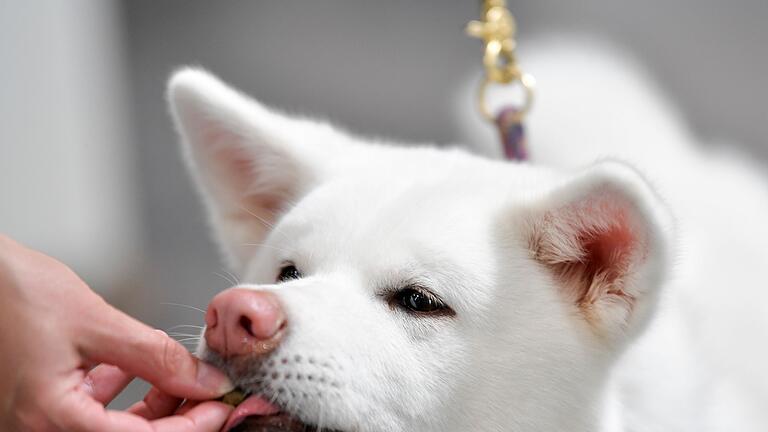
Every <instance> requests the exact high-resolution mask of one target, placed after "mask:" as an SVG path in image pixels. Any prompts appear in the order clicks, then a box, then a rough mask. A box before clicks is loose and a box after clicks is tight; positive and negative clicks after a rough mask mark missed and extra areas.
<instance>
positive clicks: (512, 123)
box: [496, 107, 528, 161]
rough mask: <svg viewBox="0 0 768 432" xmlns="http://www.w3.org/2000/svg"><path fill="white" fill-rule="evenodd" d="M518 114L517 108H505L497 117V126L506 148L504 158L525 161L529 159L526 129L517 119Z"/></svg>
mask: <svg viewBox="0 0 768 432" xmlns="http://www.w3.org/2000/svg"><path fill="white" fill-rule="evenodd" d="M516 114H517V109H515V108H512V107H506V108H503V109H502V110H501V111H499V115H498V116H496V126H497V127H498V128H499V135H500V136H501V143H502V145H503V146H504V156H505V157H506V158H507V159H509V160H514V161H525V160H527V159H528V146H527V145H526V140H525V128H523V124H522V123H520V122H519V121H518V120H517V119H516V118H515V117H516Z"/></svg>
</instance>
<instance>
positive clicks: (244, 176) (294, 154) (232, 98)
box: [168, 69, 344, 270]
mask: <svg viewBox="0 0 768 432" xmlns="http://www.w3.org/2000/svg"><path fill="white" fill-rule="evenodd" d="M168 100H169V103H170V108H171V113H172V115H173V118H174V121H175V123H176V128H177V130H178V132H179V134H180V135H181V139H182V143H183V147H184V153H185V155H186V157H187V161H188V164H189V167H190V171H191V172H192V175H193V176H194V177H195V179H196V180H197V183H198V186H199V188H200V189H201V190H202V192H203V195H204V198H205V201H206V204H207V207H208V211H209V212H208V213H209V216H210V219H211V222H212V224H213V228H214V230H215V231H216V234H217V236H218V240H219V243H220V246H221V248H222V250H223V252H224V254H225V255H226V257H227V259H228V261H229V263H230V264H231V265H232V266H233V267H234V268H236V269H238V270H239V269H242V266H243V264H244V263H245V261H246V260H247V257H248V256H249V255H250V254H252V253H253V252H254V251H255V250H256V249H255V248H254V247H253V245H251V246H248V245H247V244H248V243H251V244H254V243H260V242H262V241H263V239H264V237H265V236H266V234H267V233H268V231H269V228H270V227H271V225H272V224H273V223H274V222H275V218H276V217H277V215H278V214H279V213H280V212H281V211H284V210H285V209H286V208H287V207H288V206H289V205H290V204H291V203H293V202H296V201H298V199H299V198H301V196H302V195H303V194H305V193H306V192H307V191H308V190H310V189H311V188H312V187H313V186H315V185H316V184H317V183H318V182H319V181H321V180H322V178H324V177H325V176H326V173H325V169H324V167H325V165H326V164H327V162H328V159H329V158H333V157H334V154H335V153H339V152H340V149H339V146H341V145H343V144H341V143H342V142H343V141H344V139H343V138H344V137H343V136H341V134H337V133H336V132H334V131H333V130H332V128H331V127H330V126H328V125H325V124H321V123H316V122H312V121H309V120H300V119H292V118H288V117H286V116H284V115H281V114H278V113H276V112H274V111H272V110H269V109H267V108H265V107H264V106H262V105H261V104H259V103H257V102H256V101H254V100H252V99H250V98H248V97H246V96H245V95H243V94H241V93H239V92H237V91H236V90H234V89H232V88H230V87H228V86H226V85H225V84H224V83H222V82H221V81H219V80H218V79H217V78H215V77H213V76H212V75H210V74H208V73H207V72H205V71H202V70H197V69H182V70H180V71H178V72H176V73H175V74H174V75H173V76H172V77H171V79H170V82H169V84H168Z"/></svg>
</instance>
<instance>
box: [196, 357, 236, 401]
mask: <svg viewBox="0 0 768 432" xmlns="http://www.w3.org/2000/svg"><path fill="white" fill-rule="evenodd" d="M197 383H198V384H200V385H201V386H203V387H206V388H209V389H214V390H217V393H218V394H219V395H223V394H224V393H229V392H231V391H232V390H234V389H235V386H234V384H232V381H230V380H229V378H227V376H226V375H224V373H223V372H221V371H220V370H218V369H216V368H215V367H213V366H211V365H209V364H208V363H203V362H200V365H199V366H198V368H197Z"/></svg>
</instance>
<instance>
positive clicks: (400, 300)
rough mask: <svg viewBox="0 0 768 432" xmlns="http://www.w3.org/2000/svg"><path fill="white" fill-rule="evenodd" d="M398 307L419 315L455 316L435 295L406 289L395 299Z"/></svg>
mask: <svg viewBox="0 0 768 432" xmlns="http://www.w3.org/2000/svg"><path fill="white" fill-rule="evenodd" d="M392 300H394V303H395V304H396V305H397V306H400V307H401V308H403V309H405V310H406V311H409V312H415V313H419V314H450V315H452V314H453V310H451V308H449V307H448V306H446V305H445V303H443V302H442V301H441V300H440V299H438V298H437V297H435V296H434V295H433V294H430V293H427V292H424V291H421V290H418V289H415V288H405V289H402V290H400V291H398V292H397V294H395V296H394V297H393V299H392Z"/></svg>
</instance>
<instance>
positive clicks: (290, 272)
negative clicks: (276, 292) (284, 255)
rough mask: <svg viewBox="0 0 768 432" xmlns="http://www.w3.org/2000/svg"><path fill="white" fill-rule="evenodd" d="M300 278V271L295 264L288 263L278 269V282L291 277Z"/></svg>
mask: <svg viewBox="0 0 768 432" xmlns="http://www.w3.org/2000/svg"><path fill="white" fill-rule="evenodd" d="M299 278H301V272H300V271H299V269H297V268H296V266H295V265H293V264H289V265H286V266H284V267H283V268H281V269H280V274H278V275H277V281H278V282H285V281H287V280H291V279H299Z"/></svg>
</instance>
